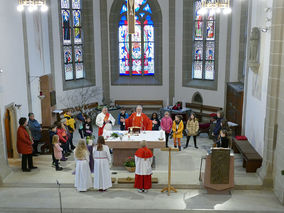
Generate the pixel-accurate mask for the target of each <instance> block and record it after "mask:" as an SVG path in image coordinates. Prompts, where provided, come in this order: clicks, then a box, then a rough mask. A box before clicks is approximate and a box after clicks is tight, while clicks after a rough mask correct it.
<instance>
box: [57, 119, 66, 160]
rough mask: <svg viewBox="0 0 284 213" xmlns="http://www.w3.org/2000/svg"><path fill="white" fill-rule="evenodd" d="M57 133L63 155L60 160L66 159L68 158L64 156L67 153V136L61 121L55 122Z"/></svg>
mask: <svg viewBox="0 0 284 213" xmlns="http://www.w3.org/2000/svg"><path fill="white" fill-rule="evenodd" d="M57 135H58V136H59V141H60V144H61V147H62V149H63V156H62V158H61V159H60V160H61V161H66V160H68V158H66V156H67V155H69V154H68V146H69V145H68V136H67V133H66V129H65V126H64V124H63V123H62V122H60V121H59V122H57Z"/></svg>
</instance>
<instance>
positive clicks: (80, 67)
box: [75, 63, 84, 79]
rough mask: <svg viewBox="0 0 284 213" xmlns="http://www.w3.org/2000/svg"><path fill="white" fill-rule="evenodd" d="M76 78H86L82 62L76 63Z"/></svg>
mask: <svg viewBox="0 0 284 213" xmlns="http://www.w3.org/2000/svg"><path fill="white" fill-rule="evenodd" d="M75 69H76V79H80V78H84V66H83V64H82V63H76V64H75Z"/></svg>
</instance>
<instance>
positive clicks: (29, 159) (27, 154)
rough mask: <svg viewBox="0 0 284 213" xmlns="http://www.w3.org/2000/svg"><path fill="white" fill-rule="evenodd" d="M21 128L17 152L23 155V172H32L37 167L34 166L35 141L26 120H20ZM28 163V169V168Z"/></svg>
mask: <svg viewBox="0 0 284 213" xmlns="http://www.w3.org/2000/svg"><path fill="white" fill-rule="evenodd" d="M19 125H20V126H19V128H18V131H17V150H18V153H20V154H22V171H23V172H30V171H31V170H32V169H36V168H37V167H36V166H34V165H33V155H32V153H33V147H32V145H33V140H32V136H31V134H30V132H29V131H30V130H29V128H28V127H27V125H28V121H27V119H26V118H20V120H19ZM27 163H28V167H27Z"/></svg>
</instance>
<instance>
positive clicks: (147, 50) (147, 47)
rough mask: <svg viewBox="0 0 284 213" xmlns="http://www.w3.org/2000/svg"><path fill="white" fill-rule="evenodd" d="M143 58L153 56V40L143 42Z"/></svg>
mask: <svg viewBox="0 0 284 213" xmlns="http://www.w3.org/2000/svg"><path fill="white" fill-rule="evenodd" d="M144 58H154V42H146V43H144Z"/></svg>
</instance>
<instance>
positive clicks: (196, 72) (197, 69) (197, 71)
mask: <svg viewBox="0 0 284 213" xmlns="http://www.w3.org/2000/svg"><path fill="white" fill-rule="evenodd" d="M192 74H193V76H192V77H193V78H194V79H202V61H195V62H194V64H193V73H192Z"/></svg>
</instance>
